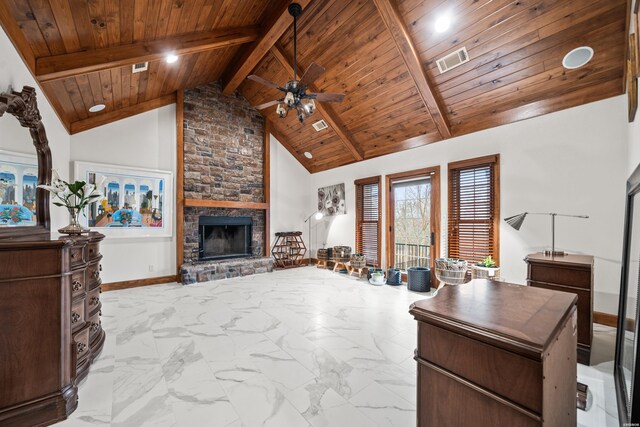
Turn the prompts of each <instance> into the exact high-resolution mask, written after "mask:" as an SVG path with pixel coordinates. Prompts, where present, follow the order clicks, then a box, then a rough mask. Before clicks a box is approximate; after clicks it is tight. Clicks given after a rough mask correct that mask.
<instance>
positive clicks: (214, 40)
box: [0, 0, 629, 172]
mask: <svg viewBox="0 0 640 427" xmlns="http://www.w3.org/2000/svg"><path fill="white" fill-rule="evenodd" d="M299 3H301V4H302V6H303V8H304V11H303V14H302V16H301V17H300V19H299V22H298V64H299V65H300V68H303V69H304V68H305V67H307V66H308V65H309V64H311V63H312V62H316V63H318V64H320V65H322V66H323V67H324V68H325V69H326V73H325V74H324V75H323V76H322V77H321V78H320V79H318V80H317V81H316V82H315V84H314V87H313V88H312V90H314V91H327V92H340V93H345V94H346V99H345V101H344V102H342V103H322V104H321V103H318V109H317V111H316V113H315V114H314V115H313V116H311V117H309V118H307V120H306V121H305V123H304V124H300V123H298V121H297V119H296V117H295V115H294V114H290V115H289V116H288V117H287V118H285V119H282V120H280V119H278V118H277V117H276V114H275V107H272V108H269V109H266V110H263V111H262V113H263V114H264V116H265V117H266V118H267V119H268V120H269V121H270V122H271V129H272V133H273V134H274V135H276V137H277V138H278V139H279V140H280V141H281V142H282V144H283V145H284V146H285V147H286V148H287V149H288V150H289V151H290V152H291V153H292V154H293V155H294V156H295V157H296V158H297V159H298V161H300V163H302V164H303V165H304V166H305V167H306V168H307V169H308V170H309V171H311V172H318V171H322V170H326V169H331V168H334V167H338V166H342V165H346V164H349V163H353V162H356V161H360V160H363V159H368V158H372V157H376V156H381V155H384V154H389V153H393V152H397V151H401V150H405V149H408V148H413V147H417V146H421V145H424V144H429V143H433V142H436V141H440V140H442V139H446V138H449V137H452V136H458V135H463V134H467V133H470V132H475V131H479V130H483V129H488V128H491V127H495V126H500V125H503V124H507V123H512V122H515V121H518V120H523V119H526V118H530V117H535V116H538V115H541V114H546V113H550V112H553V111H558V110H561V109H564V108H569V107H573V106H577V105H581V104H584V103H588V102H592V101H596V100H600V99H604V98H608V97H611V96H615V95H619V94H621V93H622V92H623V88H624V84H623V81H624V68H625V67H624V64H625V46H626V31H627V30H626V22H627V13H628V8H629V6H628V2H627V0H350V1H347V0H302V1H299ZM288 4H289V1H284V0H278V1H268V0H260V1H255V0H253V1H252V0H88V1H87V0H6V1H2V2H0V22H1V23H2V25H3V27H4V29H5V31H6V32H7V33H8V34H9V36H10V38H11V39H12V41H13V43H14V45H15V46H16V48H17V49H18V51H19V52H20V53H21V55H22V57H23V59H24V61H25V63H26V64H27V66H28V67H29V68H30V69H31V71H32V72H33V74H34V75H35V76H36V78H37V79H38V81H39V83H40V85H41V87H42V89H43V90H44V92H45V94H46V96H47V97H48V99H49V100H50V101H51V103H52V105H53V106H54V108H55V110H56V112H57V113H58V115H59V117H60V118H61V120H62V122H63V123H64V125H65V126H66V128H67V129H68V130H69V132H71V133H75V132H80V131H83V130H86V129H90V128H92V127H95V126H99V125H102V124H105V123H109V122H112V121H115V120H119V119H121V118H124V117H127V116H130V115H132V114H137V113H139V112H142V111H147V110H149V109H153V108H158V107H160V106H162V105H166V104H168V103H171V102H175V92H176V91H177V90H180V89H185V88H191V87H195V86H198V85H201V84H204V83H207V82H211V81H216V80H222V83H223V87H224V91H225V92H226V93H233V91H234V90H239V92H240V93H241V94H242V95H243V96H244V97H245V98H247V99H248V100H249V102H251V103H252V104H253V105H257V104H260V103H263V102H266V101H270V100H272V99H275V98H278V97H280V93H279V92H278V91H276V90H274V89H271V88H268V87H265V86H261V85H259V84H257V83H255V82H253V81H249V80H246V76H247V75H248V74H252V73H253V74H257V75H259V76H261V77H263V78H265V79H268V80H272V81H274V82H277V83H280V84H284V83H285V82H286V81H288V80H290V79H291V75H292V59H293V30H292V28H291V24H292V18H291V17H290V16H289V15H288V13H287V12H286V7H287V5H288ZM445 14H446V15H448V16H450V17H451V19H452V24H451V27H450V28H449V29H448V30H447V31H445V32H442V33H438V32H436V31H435V29H434V24H435V21H436V19H438V17H440V16H443V15H445ZM583 45H588V46H591V47H592V48H593V49H594V51H595V55H594V58H593V59H592V60H591V62H589V63H588V64H587V65H586V66H584V67H582V68H580V69H576V70H567V69H565V68H563V67H562V58H563V56H564V55H565V54H566V53H567V52H569V51H570V50H571V49H573V48H575V47H578V46H583ZM462 46H465V47H466V49H467V51H468V54H469V57H470V61H469V62H468V63H466V64H463V65H461V66H459V67H457V68H454V69H452V70H450V71H448V72H446V73H444V74H441V73H440V72H439V71H438V68H437V66H436V59H438V58H441V57H442V56H444V55H446V54H448V53H450V52H452V51H454V50H456V49H458V48H460V47H462ZM167 52H174V53H176V54H178V55H179V60H178V62H176V63H174V64H167V63H166V62H165V61H164V55H165V54H166V53H167ZM141 61H149V70H148V71H146V72H143V73H136V74H132V73H131V65H132V64H133V63H136V62H141ZM95 104H105V105H106V109H105V110H104V111H103V112H100V113H90V112H89V111H88V108H89V107H90V106H92V105H95ZM320 119H324V120H325V121H326V122H327V123H328V124H329V128H328V129H326V130H323V131H320V132H316V131H315V130H314V129H313V127H312V126H311V123H313V122H315V121H317V120H320ZM305 152H310V153H312V154H313V158H312V159H307V158H306V157H305V156H304V153H305Z"/></svg>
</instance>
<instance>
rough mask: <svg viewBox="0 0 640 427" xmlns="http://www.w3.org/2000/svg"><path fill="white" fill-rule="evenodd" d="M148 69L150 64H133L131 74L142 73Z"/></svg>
mask: <svg viewBox="0 0 640 427" xmlns="http://www.w3.org/2000/svg"><path fill="white" fill-rule="evenodd" d="M147 68H149V63H148V62H140V63H139V64H133V65H132V66H131V72H132V73H141V72H143V71H147Z"/></svg>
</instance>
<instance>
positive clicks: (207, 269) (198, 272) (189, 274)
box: [180, 257, 273, 285]
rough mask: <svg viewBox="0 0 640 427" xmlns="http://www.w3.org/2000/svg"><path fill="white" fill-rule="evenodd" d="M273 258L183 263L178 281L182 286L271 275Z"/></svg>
mask: <svg viewBox="0 0 640 427" xmlns="http://www.w3.org/2000/svg"><path fill="white" fill-rule="evenodd" d="M272 271H273V258H271V257H252V258H239V259H227V260H220V261H200V262H196V263H194V264H191V263H185V264H183V265H182V267H180V281H181V282H182V284H183V285H191V284H193V283H197V282H198V283H199V282H208V281H210V280H220V279H229V278H232V277H239V276H248V275H250V274H259V273H271V272H272Z"/></svg>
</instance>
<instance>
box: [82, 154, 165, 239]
mask: <svg viewBox="0 0 640 427" xmlns="http://www.w3.org/2000/svg"><path fill="white" fill-rule="evenodd" d="M74 173H75V179H76V180H82V181H85V182H88V183H91V184H95V185H96V187H97V188H98V190H99V191H100V192H101V193H102V198H100V199H98V201H96V202H95V203H92V204H90V205H89V206H87V208H86V209H85V211H84V212H83V215H80V218H79V221H80V223H81V224H82V225H84V226H85V227H89V228H90V229H92V230H95V231H100V232H101V233H103V234H105V235H107V236H110V237H171V236H172V235H173V205H174V195H173V173H172V172H170V171H161V170H150V169H140V168H131V167H126V166H117V165H107V164H100V163H89V162H74Z"/></svg>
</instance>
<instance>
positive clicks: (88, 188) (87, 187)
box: [82, 183, 96, 197]
mask: <svg viewBox="0 0 640 427" xmlns="http://www.w3.org/2000/svg"><path fill="white" fill-rule="evenodd" d="M95 188H96V187H95V185H93V184H89V183H86V184H85V185H84V187H82V194H84V195H85V197H88V195H89V194H91V193H92V192H93V190H95Z"/></svg>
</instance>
